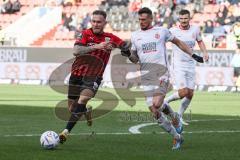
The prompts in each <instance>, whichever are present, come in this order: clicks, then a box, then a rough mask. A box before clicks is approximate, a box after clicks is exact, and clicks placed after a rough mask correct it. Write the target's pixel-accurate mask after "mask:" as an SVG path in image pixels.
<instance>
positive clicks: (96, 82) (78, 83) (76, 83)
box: [68, 75, 102, 100]
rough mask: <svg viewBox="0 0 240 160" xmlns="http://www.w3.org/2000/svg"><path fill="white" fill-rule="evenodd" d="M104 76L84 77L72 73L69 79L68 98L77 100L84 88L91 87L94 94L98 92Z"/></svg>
mask: <svg viewBox="0 0 240 160" xmlns="http://www.w3.org/2000/svg"><path fill="white" fill-rule="evenodd" d="M101 81H102V78H100V77H83V76H80V77H78V76H74V75H71V76H70V79H69V87H68V98H69V99H73V100H76V99H78V98H79V96H80V93H81V92H82V90H84V89H90V90H91V91H93V93H94V95H95V94H96V93H97V90H98V87H99V86H100V84H101Z"/></svg>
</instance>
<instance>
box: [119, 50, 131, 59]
mask: <svg viewBox="0 0 240 160" xmlns="http://www.w3.org/2000/svg"><path fill="white" fill-rule="evenodd" d="M121 55H122V56H125V57H130V56H131V52H130V50H121Z"/></svg>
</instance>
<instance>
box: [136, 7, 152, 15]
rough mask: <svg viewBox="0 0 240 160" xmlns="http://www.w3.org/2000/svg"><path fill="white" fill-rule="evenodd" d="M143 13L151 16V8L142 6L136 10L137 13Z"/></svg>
mask: <svg viewBox="0 0 240 160" xmlns="http://www.w3.org/2000/svg"><path fill="white" fill-rule="evenodd" d="M143 13H146V14H148V15H149V16H152V11H151V9H149V8H147V7H143V8H141V9H140V10H139V11H138V15H140V14H143Z"/></svg>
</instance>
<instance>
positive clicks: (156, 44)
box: [122, 7, 203, 149]
mask: <svg viewBox="0 0 240 160" xmlns="http://www.w3.org/2000/svg"><path fill="white" fill-rule="evenodd" d="M138 15H139V23H140V28H141V29H140V30H138V31H135V32H133V33H132V36H131V44H132V47H131V53H129V54H127V55H126V56H128V57H129V59H130V61H132V62H133V63H138V62H139V64H140V69H141V81H142V85H143V86H144V92H145V96H146V102H147V105H148V106H149V109H150V111H151V112H152V113H153V115H154V117H155V118H156V120H157V121H158V123H159V125H160V126H161V127H162V128H163V129H164V130H165V131H167V132H168V133H169V134H171V135H172V136H173V139H174V141H173V147H172V149H179V148H180V146H181V143H182V142H183V138H182V136H181V132H182V129H181V125H180V124H179V122H180V120H179V119H178V122H177V123H175V122H176V121H177V120H176V119H177V118H176V117H178V115H176V114H175V113H174V112H173V110H172V109H171V108H170V106H169V105H167V106H166V105H162V104H163V100H164V97H165V95H166V92H167V88H168V86H169V69H168V60H167V54H166V46H165V44H166V42H167V41H171V42H172V43H174V44H176V45H177V46H178V47H179V48H181V49H182V50H183V51H184V52H186V53H187V54H188V55H187V56H189V57H190V58H191V56H192V58H194V59H195V60H196V61H198V62H203V58H202V57H199V56H197V55H196V54H193V53H192V50H191V49H190V48H189V47H188V46H187V45H186V44H185V43H183V42H182V41H180V40H178V39H177V38H175V37H174V36H173V35H172V34H171V33H170V32H169V30H168V29H166V28H163V27H153V26H152V20H153V15H152V11H151V10H150V9H149V8H146V7H144V8H142V9H140V10H139V11H138ZM122 54H123V55H124V54H126V53H122ZM146 72H148V73H146ZM145 73H146V74H145ZM163 112H164V113H166V114H168V115H169V116H170V117H171V119H172V123H171V122H170V121H169V120H168V119H167V118H166V117H165V116H164V113H163Z"/></svg>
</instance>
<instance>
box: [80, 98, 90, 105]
mask: <svg viewBox="0 0 240 160" xmlns="http://www.w3.org/2000/svg"><path fill="white" fill-rule="evenodd" d="M90 99H91V97H80V98H79V100H78V103H80V104H87V103H88V101H89V100H90Z"/></svg>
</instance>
